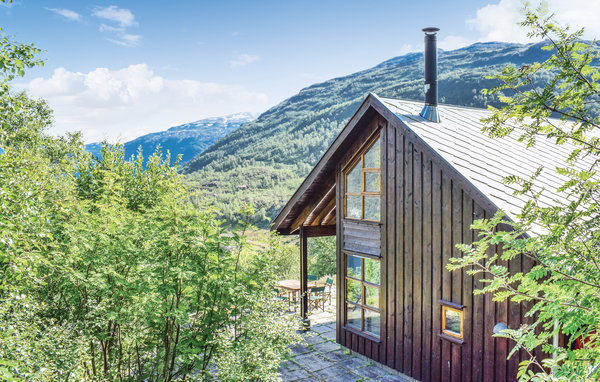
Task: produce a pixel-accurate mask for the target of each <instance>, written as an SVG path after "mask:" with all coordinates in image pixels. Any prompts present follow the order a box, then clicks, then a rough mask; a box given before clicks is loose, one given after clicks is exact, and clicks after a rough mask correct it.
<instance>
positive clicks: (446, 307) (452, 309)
mask: <svg viewBox="0 0 600 382" xmlns="http://www.w3.org/2000/svg"><path fill="white" fill-rule="evenodd" d="M440 302H441V303H442V334H445V335H448V336H451V337H453V338H456V339H459V340H462V339H463V337H464V310H463V309H464V307H463V306H462V305H458V304H453V303H448V302H445V301H440Z"/></svg>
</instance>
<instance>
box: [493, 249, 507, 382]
mask: <svg viewBox="0 0 600 382" xmlns="http://www.w3.org/2000/svg"><path fill="white" fill-rule="evenodd" d="M502 252H503V250H502V247H501V246H500V245H497V246H496V253H498V257H500V256H502ZM498 264H499V265H503V266H505V267H507V268H508V264H507V262H506V261H498ZM498 322H504V323H505V324H508V303H507V301H502V302H497V303H496V320H495V321H494V323H498ZM495 341H496V364H495V369H496V382H504V381H506V380H507V379H506V377H507V375H506V367H507V361H506V357H507V356H508V350H507V349H508V339H507V338H496V339H495Z"/></svg>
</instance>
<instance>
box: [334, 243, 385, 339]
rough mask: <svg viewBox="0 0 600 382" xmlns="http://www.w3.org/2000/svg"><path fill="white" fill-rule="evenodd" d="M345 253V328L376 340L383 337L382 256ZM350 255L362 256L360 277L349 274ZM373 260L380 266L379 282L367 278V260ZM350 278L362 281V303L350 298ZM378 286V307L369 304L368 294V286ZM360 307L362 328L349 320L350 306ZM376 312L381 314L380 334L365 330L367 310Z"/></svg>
mask: <svg viewBox="0 0 600 382" xmlns="http://www.w3.org/2000/svg"><path fill="white" fill-rule="evenodd" d="M342 253H343V254H344V291H343V293H344V306H343V308H344V328H345V329H347V330H350V331H353V332H355V333H357V334H360V335H364V336H367V337H370V338H373V339H374V340H376V341H379V340H380V339H381V257H378V256H371V255H366V254H362V253H356V252H352V251H342ZM348 256H354V257H358V258H360V259H361V260H360V279H359V278H356V277H352V276H349V275H348ZM366 259H368V260H373V261H376V262H377V264H378V266H379V284H374V283H372V282H369V281H366V280H365V260H366ZM348 280H352V281H354V282H358V283H360V292H361V299H360V300H361V301H360V303H356V302H354V301H351V300H348ZM367 287H371V288H377V290H378V293H377V295H378V301H377V305H378V306H377V307H374V306H372V305H368V304H367V301H366V299H367V296H366V293H365V291H366V288H367ZM349 305H350V306H354V307H358V309H360V328H359V327H357V326H356V325H352V324H350V323H349V322H348V306H349ZM367 310H368V311H371V312H375V313H377V314H378V315H379V334H375V333H373V332H370V331H367V330H365V322H366V321H365V315H366V311H367Z"/></svg>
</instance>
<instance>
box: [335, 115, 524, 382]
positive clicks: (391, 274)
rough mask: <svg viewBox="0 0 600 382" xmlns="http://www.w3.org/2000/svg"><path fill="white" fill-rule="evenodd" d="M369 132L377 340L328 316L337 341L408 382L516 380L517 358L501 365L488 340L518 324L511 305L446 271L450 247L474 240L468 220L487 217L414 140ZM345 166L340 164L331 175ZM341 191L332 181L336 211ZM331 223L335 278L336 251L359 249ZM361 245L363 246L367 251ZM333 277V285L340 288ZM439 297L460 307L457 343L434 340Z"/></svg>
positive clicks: (506, 347) (500, 343)
mask: <svg viewBox="0 0 600 382" xmlns="http://www.w3.org/2000/svg"><path fill="white" fill-rule="evenodd" d="M369 126H371V128H372V129H376V128H377V126H379V128H381V129H382V130H381V131H382V133H381V136H382V155H383V157H384V162H385V163H382V174H381V175H382V176H381V179H382V188H381V191H382V197H381V200H382V209H381V211H382V216H381V224H380V227H381V231H380V237H381V242H380V251H381V267H382V269H381V270H382V287H381V293H380V296H381V302H380V307H381V314H382V320H381V321H382V327H381V339H380V341H374V340H372V339H370V338H368V337H367V336H363V335H361V334H360V333H356V332H354V331H350V330H346V329H345V328H344V321H343V320H345V317H344V313H343V312H342V313H339V314H338V326H337V327H338V337H337V339H338V342H339V343H341V344H342V345H344V346H346V347H348V348H350V349H352V350H354V351H356V352H359V353H361V354H364V355H366V356H368V357H370V358H372V359H374V360H375V361H378V362H380V363H383V364H386V365H387V366H389V367H392V368H394V369H396V370H398V371H400V372H402V373H404V374H407V375H409V376H412V377H413V378H415V379H417V380H422V381H486V382H488V381H490V382H504V381H512V380H516V368H517V365H518V359H514V360H511V361H507V360H506V357H507V355H508V352H509V351H510V349H511V346H512V345H511V344H509V343H508V341H507V340H505V339H499V338H493V337H492V328H493V327H494V325H495V324H496V323H498V322H504V323H506V324H508V325H509V327H518V326H519V325H520V323H521V322H522V320H523V310H522V309H521V307H520V306H518V305H515V304H509V303H507V302H503V303H495V302H493V301H492V299H491V296H488V295H485V296H484V295H478V296H474V295H473V289H474V288H479V287H481V286H482V283H481V281H480V280H479V279H477V278H474V277H473V276H470V275H468V274H467V273H466V271H462V272H458V271H456V272H449V271H448V270H446V264H448V262H449V260H450V258H451V257H457V256H460V255H461V254H460V252H459V251H458V250H457V249H456V248H455V246H456V244H460V243H471V242H473V241H474V240H477V234H476V232H473V231H472V230H471V229H470V225H471V223H472V222H473V221H474V220H476V219H479V218H483V217H490V216H492V214H493V213H494V212H495V211H494V210H492V209H491V208H490V207H489V206H490V203H489V202H486V200H485V199H484V198H483V197H482V195H481V194H480V193H479V192H477V190H473V189H472V188H471V185H470V184H469V183H468V182H466V181H465V179H464V178H462V177H461V176H460V175H459V174H457V173H456V171H455V170H454V169H453V168H452V167H450V166H449V165H448V164H447V163H446V162H445V161H443V160H442V159H441V158H440V157H439V156H437V154H436V153H434V152H432V151H431V150H430V149H429V148H428V147H427V146H426V145H424V144H423V143H422V142H421V141H420V140H419V139H418V138H416V137H415V136H414V134H412V133H410V132H407V131H406V130H404V128H403V127H401V126H400V127H398V126H392V125H390V124H388V123H387V121H385V120H383V121H382V118H380V117H378V118H375V119H374V120H373V121H372V122H371V123H370V124H369ZM371 131H372V130H371ZM355 147H356V148H357V149H358V147H360V145H358V144H357V145H356V146H355ZM354 152H356V150H355V151H354ZM351 156H352V155H351V154H348V158H347V159H348V160H349V159H350V158H351ZM345 163H346V162H344V163H340V166H339V167H338V170H339V171H340V172H341V168H342V167H343V166H344V164H345ZM340 172H338V182H339V179H340ZM342 188H343V187H342V186H341V185H339V183H338V189H337V191H338V193H337V197H338V200H337V203H338V206H340V205H343V204H342V203H343V197H342V195H343V189H342ZM337 211H341V209H340V208H338V209H337ZM337 221H338V248H339V249H338V264H340V266H338V276H340V273H339V272H342V273H341V275H342V277H343V269H344V267H343V255H342V248H349V246H352V245H359V243H358V241H357V240H356V238H357V237H358V236H357V235H358V234H357V232H358V231H357V230H356V228H355V227H354V226H353V225H352V224H349V223H348V222H346V221H344V219H343V217H339V216H338V220H337ZM340 223H341V224H340ZM344 227H347V228H350V231H348V232H346V231H345V228H344ZM369 237H372V236H369ZM370 240H371V239H369V240H367V241H365V243H367V242H368V246H369V247H376V246H375V245H374V244H373V243H371V241H370ZM359 241H360V240H359ZM363 245H366V244H363ZM497 250H499V248H498V249H497ZM506 265H507V266H508V267H509V268H510V270H511V271H513V272H514V271H520V270H521V269H523V267H524V266H525V267H527V264H525V265H524V264H522V262H521V260H520V259H517V260H516V261H513V262H511V263H510V264H506ZM342 277H338V284H337V285H339V286H341V287H342V288H343V282H340V281H342ZM341 296H343V293H340V292H338V298H339V297H341ZM440 300H445V301H449V302H452V303H456V304H460V305H464V313H463V314H464V338H463V341H462V342H463V343H458V342H460V341H458V342H457V341H455V342H452V341H449V340H447V339H445V338H442V337H440V334H441V325H442V317H441V314H442V311H441V304H440V302H439V301H440ZM338 310H342V311H343V300H340V299H338ZM340 320H341V321H340Z"/></svg>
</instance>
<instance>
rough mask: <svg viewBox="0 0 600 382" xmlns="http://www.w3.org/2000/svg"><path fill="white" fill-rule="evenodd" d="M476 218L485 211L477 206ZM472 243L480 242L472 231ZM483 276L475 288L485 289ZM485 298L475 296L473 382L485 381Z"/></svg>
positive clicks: (476, 278)
mask: <svg viewBox="0 0 600 382" xmlns="http://www.w3.org/2000/svg"><path fill="white" fill-rule="evenodd" d="M473 213H474V216H473V220H477V219H483V209H482V208H481V207H480V206H479V205H478V204H475V208H474V211H473ZM471 235H472V236H471V237H472V242H475V241H477V240H479V237H478V235H477V232H476V231H472V233H471ZM481 277H483V275H482V274H477V275H475V277H474V280H473V288H474V289H481V288H483V283H482V282H481ZM484 308H485V307H484V296H483V295H482V294H478V295H476V296H473V334H472V336H473V339H472V344H473V353H472V361H473V362H472V368H471V370H472V380H473V381H483V380H484V379H483V346H484V344H485V342H484V331H483V327H484V321H485V309H484Z"/></svg>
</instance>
